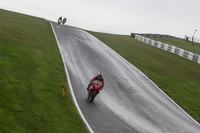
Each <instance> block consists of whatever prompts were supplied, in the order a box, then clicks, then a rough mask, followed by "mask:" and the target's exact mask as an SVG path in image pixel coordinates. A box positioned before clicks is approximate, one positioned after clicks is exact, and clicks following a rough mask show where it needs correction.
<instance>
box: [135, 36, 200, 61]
mask: <svg viewBox="0 0 200 133" xmlns="http://www.w3.org/2000/svg"><path fill="white" fill-rule="evenodd" d="M135 39H136V40H138V41H141V42H143V43H146V44H149V45H151V46H154V47H157V48H160V49H163V50H165V51H169V52H171V53H174V54H177V55H179V56H181V57H184V58H187V59H189V60H192V61H194V62H196V63H198V64H200V55H199V54H195V53H192V52H190V51H187V50H184V49H182V48H178V47H176V46H173V45H170V44H167V43H162V42H159V41H155V40H152V39H149V38H146V37H143V36H140V35H136V34H135Z"/></svg>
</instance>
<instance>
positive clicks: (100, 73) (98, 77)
mask: <svg viewBox="0 0 200 133" xmlns="http://www.w3.org/2000/svg"><path fill="white" fill-rule="evenodd" d="M94 80H99V81H100V82H101V83H102V87H101V89H103V87H104V79H103V73H102V72H98V73H97V76H95V77H94V78H92V79H91V80H90V83H89V85H88V87H87V90H89V88H90V86H91V85H92V81H94Z"/></svg>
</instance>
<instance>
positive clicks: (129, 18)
mask: <svg viewBox="0 0 200 133" xmlns="http://www.w3.org/2000/svg"><path fill="white" fill-rule="evenodd" d="M0 8H1V9H6V10H10V11H15V12H20V13H24V14H29V15H33V16H38V17H42V18H45V19H49V20H52V21H57V19H58V17H60V16H62V17H66V18H67V23H66V24H68V25H71V26H75V27H79V28H83V29H87V30H92V31H97V32H106V33H114V34H125V35H130V33H158V34H168V35H174V36H177V37H181V38H183V37H184V36H185V35H188V36H193V35H194V31H195V29H197V31H196V32H195V38H198V39H200V0H32V1H30V0H0Z"/></svg>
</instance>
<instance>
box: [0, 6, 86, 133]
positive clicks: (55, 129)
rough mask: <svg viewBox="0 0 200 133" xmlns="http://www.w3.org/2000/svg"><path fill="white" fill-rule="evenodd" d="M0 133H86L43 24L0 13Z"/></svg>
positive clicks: (55, 46) (24, 17)
mask: <svg viewBox="0 0 200 133" xmlns="http://www.w3.org/2000/svg"><path fill="white" fill-rule="evenodd" d="M0 20H1V21H0V132H1V133H32V132H34V133H35V132H38V133H47V132H48V133H64V132H65V133H66V132H87V130H86V128H85V127H84V126H83V123H82V121H81V119H80V117H79V115H78V113H77V111H76V109H75V107H74V105H73V102H72V100H71V97H70V94H69V91H68V90H67V92H66V96H65V97H62V89H63V87H61V86H62V85H64V84H65V83H66V81H65V74H64V68H63V64H62V61H61V57H60V54H59V51H58V48H57V45H56V41H55V37H54V35H53V32H52V29H51V26H50V24H49V22H47V21H45V20H44V19H39V18H35V17H31V16H27V15H22V14H17V13H12V12H8V11H4V10H0Z"/></svg>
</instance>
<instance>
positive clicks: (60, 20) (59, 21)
mask: <svg viewBox="0 0 200 133" xmlns="http://www.w3.org/2000/svg"><path fill="white" fill-rule="evenodd" d="M61 22H62V16H60V17H59V19H58V24H60V23H61Z"/></svg>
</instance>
